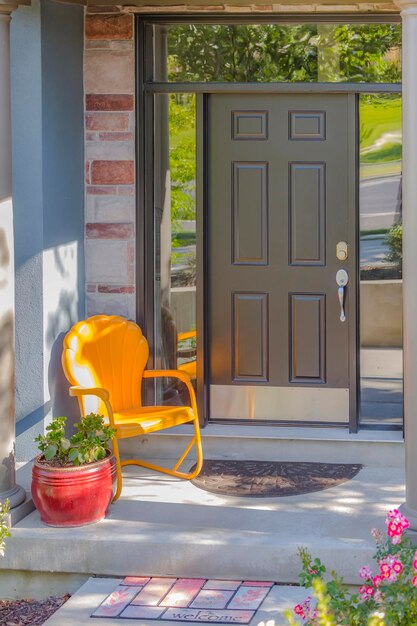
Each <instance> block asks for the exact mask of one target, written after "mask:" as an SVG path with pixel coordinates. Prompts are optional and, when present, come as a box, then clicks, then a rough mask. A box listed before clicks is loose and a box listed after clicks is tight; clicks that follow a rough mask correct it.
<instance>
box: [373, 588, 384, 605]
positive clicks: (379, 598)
mask: <svg viewBox="0 0 417 626" xmlns="http://www.w3.org/2000/svg"><path fill="white" fill-rule="evenodd" d="M374 600H375V602H376V603H377V604H380V603H381V602H383V600H384V594H383V593H382V591H380V590H379V589H378V591H375V595H374Z"/></svg>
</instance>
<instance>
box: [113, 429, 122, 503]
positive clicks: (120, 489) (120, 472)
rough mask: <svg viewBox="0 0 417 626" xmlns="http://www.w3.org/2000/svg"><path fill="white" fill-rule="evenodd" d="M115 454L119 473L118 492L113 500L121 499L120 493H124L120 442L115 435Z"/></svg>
mask: <svg viewBox="0 0 417 626" xmlns="http://www.w3.org/2000/svg"><path fill="white" fill-rule="evenodd" d="M112 445H113V454H114V456H115V457H116V473H117V488H116V493H115V494H114V498H113V502H116V500H118V499H119V497H120V494H121V493H122V486H123V477H122V463H121V462H120V453H119V443H118V441H117V439H116V437H114V439H113V442H112Z"/></svg>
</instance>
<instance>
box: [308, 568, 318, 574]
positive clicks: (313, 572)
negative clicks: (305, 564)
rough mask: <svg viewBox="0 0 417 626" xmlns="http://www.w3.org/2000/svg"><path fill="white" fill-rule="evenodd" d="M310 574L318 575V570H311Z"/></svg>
mask: <svg viewBox="0 0 417 626" xmlns="http://www.w3.org/2000/svg"><path fill="white" fill-rule="evenodd" d="M309 572H310V574H313V575H315V574H317V570H316V569H311V570H309Z"/></svg>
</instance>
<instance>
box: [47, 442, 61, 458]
mask: <svg viewBox="0 0 417 626" xmlns="http://www.w3.org/2000/svg"><path fill="white" fill-rule="evenodd" d="M57 450H58V446H56V445H54V444H50V445H49V446H48V447H47V448H46V450H45V452H44V457H45V459H46V460H47V461H51V460H52V459H53V458H54V457H55V455H56V453H57Z"/></svg>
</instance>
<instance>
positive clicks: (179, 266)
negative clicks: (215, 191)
mask: <svg viewBox="0 0 417 626" xmlns="http://www.w3.org/2000/svg"><path fill="white" fill-rule="evenodd" d="M195 114H196V108H195V96H194V95H191V94H171V95H169V96H167V95H158V96H156V98H155V129H154V130H155V144H154V145H155V170H154V171H155V195H154V197H155V209H154V215H155V218H154V219H155V224H154V227H155V309H154V310H155V367H157V368H162V369H180V370H183V371H185V372H187V373H188V374H189V375H190V377H191V380H192V382H193V384H194V386H195V383H196V196H195V191H196V141H195V134H196V116H195ZM158 384H159V387H158V388H157V402H158V403H162V404H164V403H166V404H182V403H184V402H185V403H187V404H188V403H189V397H188V393H187V392H186V391H185V388H184V387H183V385H182V384H181V383H178V381H176V380H174V379H162V380H160V381H159V383H158Z"/></svg>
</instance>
